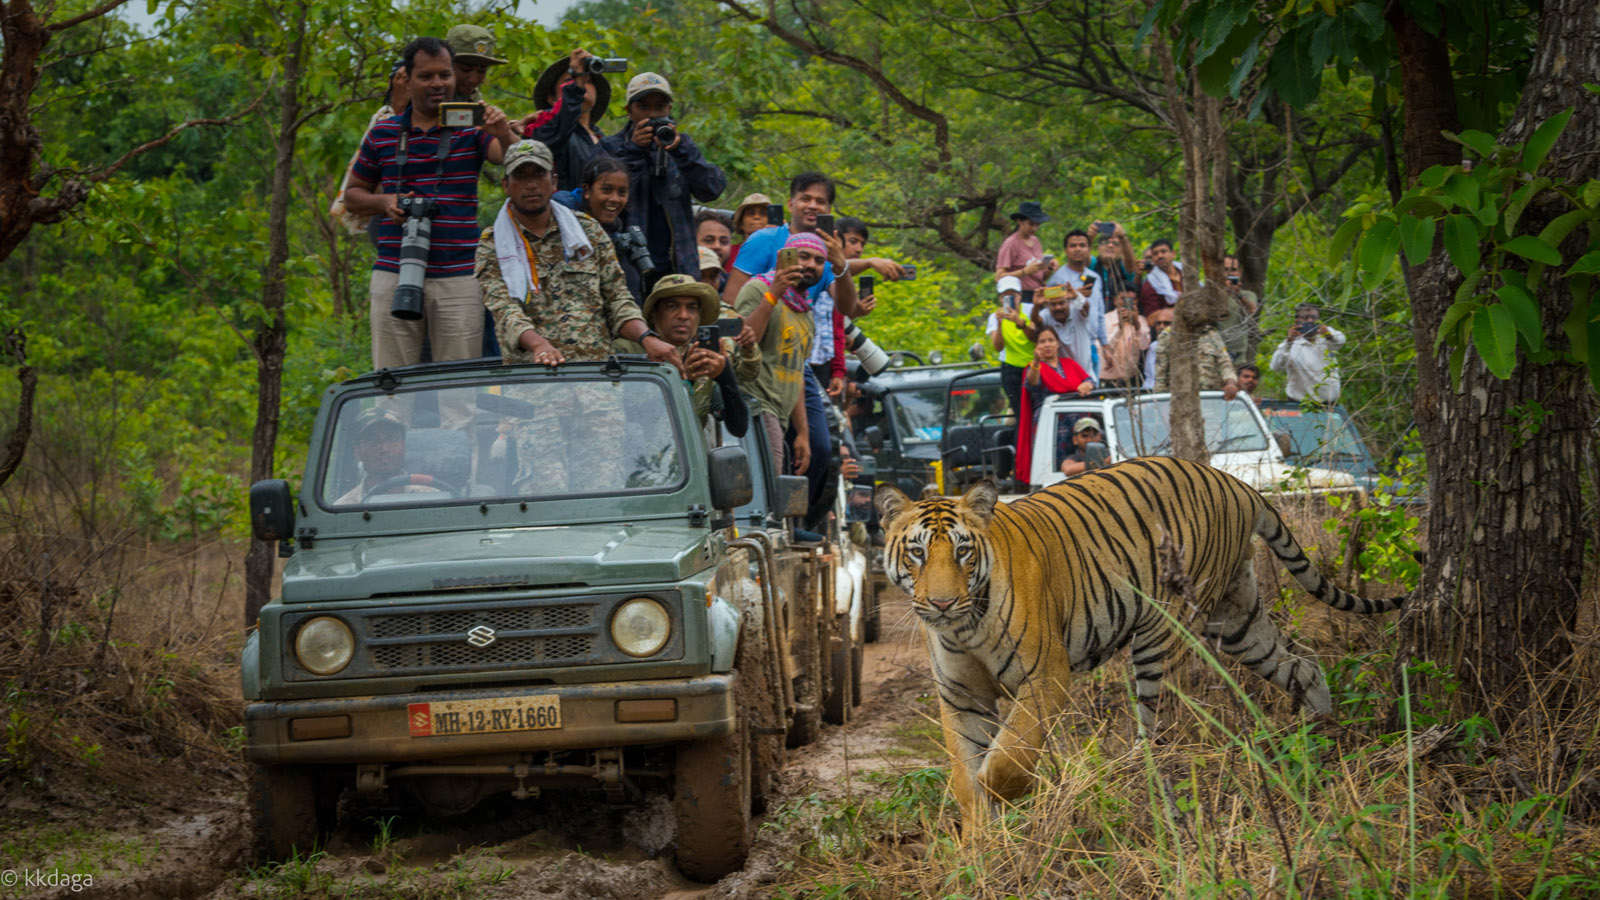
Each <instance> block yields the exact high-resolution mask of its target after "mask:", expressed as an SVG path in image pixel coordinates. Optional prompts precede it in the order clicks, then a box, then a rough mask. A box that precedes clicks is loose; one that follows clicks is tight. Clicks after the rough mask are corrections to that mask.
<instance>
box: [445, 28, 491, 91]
mask: <svg viewBox="0 0 1600 900" xmlns="http://www.w3.org/2000/svg"><path fill="white" fill-rule="evenodd" d="M444 42H445V43H446V44H449V45H450V52H451V53H452V54H454V58H453V60H452V62H453V64H454V66H455V70H456V94H455V98H454V99H456V100H457V101H459V102H462V103H482V102H483V91H482V90H481V88H482V87H483V82H484V81H485V80H486V79H487V78H488V77H489V67H490V66H501V65H505V62H506V61H505V60H503V59H499V58H497V57H496V56H495V55H494V35H492V34H490V33H489V29H487V28H484V27H483V26H482V25H457V26H456V27H454V28H452V29H450V30H449V31H448V32H445V36H444Z"/></svg>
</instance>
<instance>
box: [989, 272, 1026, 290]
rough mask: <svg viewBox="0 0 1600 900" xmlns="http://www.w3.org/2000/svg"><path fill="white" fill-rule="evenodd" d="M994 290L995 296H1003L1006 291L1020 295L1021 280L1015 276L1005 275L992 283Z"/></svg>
mask: <svg viewBox="0 0 1600 900" xmlns="http://www.w3.org/2000/svg"><path fill="white" fill-rule="evenodd" d="M994 290H995V293H997V294H1004V293H1005V292H1006V291H1016V292H1017V293H1019V294H1020V293H1022V279H1021V278H1018V277H1017V276H1015V275H1007V276H1006V277H1004V278H1002V279H1000V280H999V281H996V282H995V283H994Z"/></svg>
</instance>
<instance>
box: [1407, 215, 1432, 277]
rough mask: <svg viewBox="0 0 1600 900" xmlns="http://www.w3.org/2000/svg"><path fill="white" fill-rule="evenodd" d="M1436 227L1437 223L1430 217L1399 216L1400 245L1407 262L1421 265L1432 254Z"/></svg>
mask: <svg viewBox="0 0 1600 900" xmlns="http://www.w3.org/2000/svg"><path fill="white" fill-rule="evenodd" d="M1437 228H1438V226H1437V224H1436V223H1435V221H1434V220H1433V219H1431V218H1430V219H1419V218H1417V217H1416V216H1401V217H1400V245H1401V247H1402V248H1404V249H1405V252H1406V262H1407V263H1408V264H1410V265H1413V266H1416V265H1421V264H1422V262H1423V260H1426V259H1427V258H1428V257H1429V256H1431V255H1432V254H1433V236H1434V233H1435V232H1436V231H1437Z"/></svg>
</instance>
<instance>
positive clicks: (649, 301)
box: [643, 247, 722, 326]
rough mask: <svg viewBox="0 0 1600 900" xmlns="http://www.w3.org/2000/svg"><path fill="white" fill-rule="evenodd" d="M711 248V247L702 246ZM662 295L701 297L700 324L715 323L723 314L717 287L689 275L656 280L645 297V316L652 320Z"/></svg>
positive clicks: (705, 248) (703, 248)
mask: <svg viewBox="0 0 1600 900" xmlns="http://www.w3.org/2000/svg"><path fill="white" fill-rule="evenodd" d="M701 249H702V250H709V249H710V248H709V247H702V248H701ZM662 297H698V298H700V324H701V325H702V326H704V325H715V324H717V317H718V316H720V315H722V298H720V297H718V296H717V290H716V288H713V287H712V286H711V285H709V284H701V283H700V282H699V281H696V280H695V279H693V278H690V277H689V276H688V275H667V276H665V277H663V278H662V279H661V280H660V281H658V282H656V286H655V290H653V291H651V292H650V296H648V297H646V298H644V310H643V312H644V318H645V321H647V322H648V321H649V320H650V316H651V315H652V314H653V313H654V312H655V309H656V301H658V300H660V299H661V298H662Z"/></svg>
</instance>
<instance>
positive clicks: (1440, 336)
mask: <svg viewBox="0 0 1600 900" xmlns="http://www.w3.org/2000/svg"><path fill="white" fill-rule="evenodd" d="M1480 309H1483V304H1482V303H1479V302H1478V301H1476V300H1457V301H1456V302H1454V303H1452V304H1450V308H1449V309H1447V310H1445V311H1444V319H1443V320H1441V321H1440V322H1439V331H1438V333H1437V334H1435V335H1434V336H1433V349H1434V350H1438V349H1439V345H1440V344H1443V343H1444V342H1446V341H1449V342H1450V343H1452V344H1454V343H1458V341H1459V339H1460V337H1461V333H1462V332H1464V331H1466V329H1468V328H1471V327H1472V317H1473V316H1474V315H1475V314H1476V313H1477V312H1478V310H1480Z"/></svg>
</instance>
